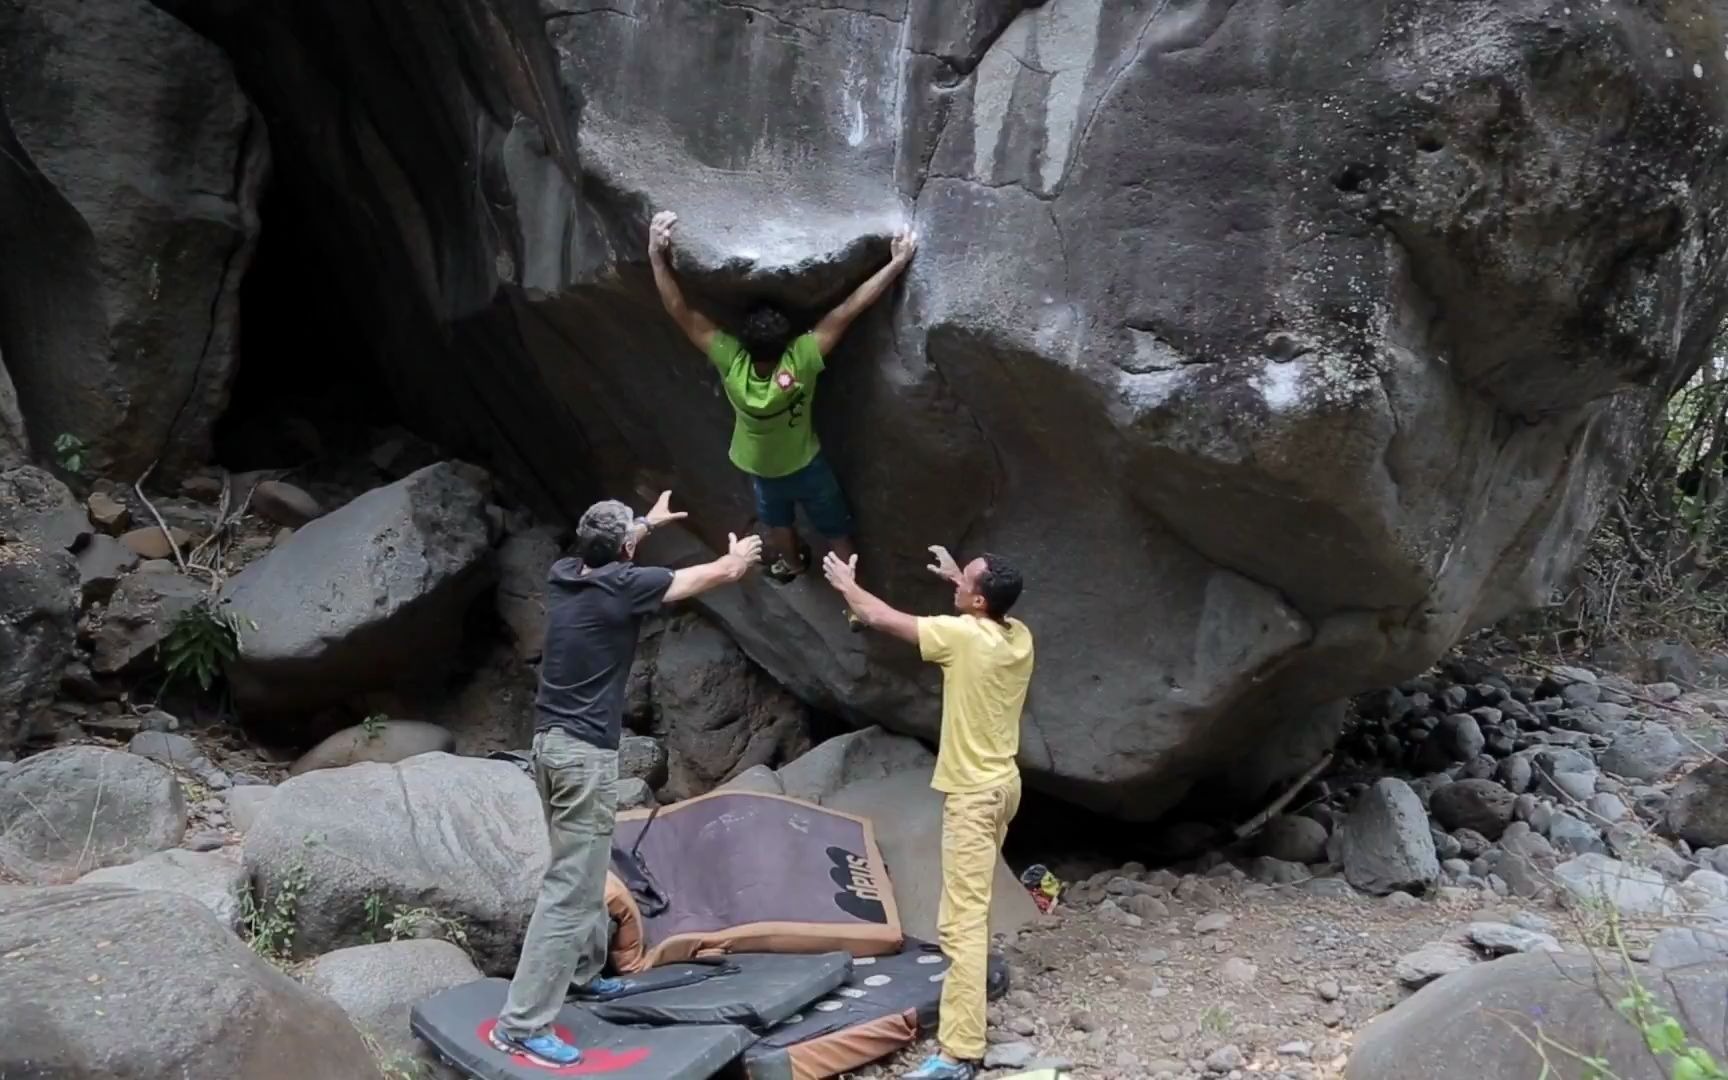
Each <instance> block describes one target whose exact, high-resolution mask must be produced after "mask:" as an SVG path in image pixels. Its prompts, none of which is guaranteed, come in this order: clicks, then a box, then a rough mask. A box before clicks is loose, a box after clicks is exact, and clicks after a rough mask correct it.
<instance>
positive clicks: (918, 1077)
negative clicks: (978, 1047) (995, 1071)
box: [900, 1054, 978, 1080]
mask: <svg viewBox="0 0 1728 1080" xmlns="http://www.w3.org/2000/svg"><path fill="white" fill-rule="evenodd" d="M977 1075H978V1068H977V1066H975V1065H973V1064H972V1063H971V1062H967V1061H949V1060H947V1059H946V1058H944V1057H943V1056H942V1055H941V1054H931V1055H930V1056H929V1057H927V1058H925V1059H924V1064H922V1065H920V1066H918V1067H917V1068H916V1069H913V1070H912V1071H911V1072H909V1073H905V1074H903V1075H902V1076H901V1077H900V1080H973V1078H974V1077H976V1076H977Z"/></svg>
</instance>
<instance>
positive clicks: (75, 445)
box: [54, 431, 90, 476]
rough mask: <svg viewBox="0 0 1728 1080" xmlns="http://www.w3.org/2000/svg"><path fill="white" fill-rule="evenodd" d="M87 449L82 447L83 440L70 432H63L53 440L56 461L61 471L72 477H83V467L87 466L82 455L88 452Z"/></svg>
mask: <svg viewBox="0 0 1728 1080" xmlns="http://www.w3.org/2000/svg"><path fill="white" fill-rule="evenodd" d="M89 449H90V448H89V447H87V446H85V445H84V440H83V439H80V438H79V437H78V436H76V435H73V434H72V433H70V432H64V431H63V432H61V433H60V434H59V436H57V437H56V438H55V439H54V456H55V458H56V460H58V461H59V462H60V467H61V468H62V469H65V470H66V471H67V472H69V473H71V474H72V475H73V476H83V475H84V466H85V465H86V464H87V462H86V460H85V456H84V455H85V454H87V453H88V452H89Z"/></svg>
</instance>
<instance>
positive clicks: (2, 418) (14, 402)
mask: <svg viewBox="0 0 1728 1080" xmlns="http://www.w3.org/2000/svg"><path fill="white" fill-rule="evenodd" d="M28 460H30V433H29V432H28V431H26V430H25V429H24V414H23V412H21V411H20V410H19V408H18V389H17V387H15V386H13V385H12V376H10V375H8V374H6V358H5V357H4V356H0V468H4V467H6V466H9V465H19V464H22V463H23V462H26V461H28Z"/></svg>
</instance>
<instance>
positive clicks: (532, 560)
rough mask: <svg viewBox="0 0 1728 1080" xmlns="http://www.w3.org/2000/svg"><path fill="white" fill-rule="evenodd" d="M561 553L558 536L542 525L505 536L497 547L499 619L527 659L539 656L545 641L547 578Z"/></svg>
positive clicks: (523, 657) (517, 653)
mask: <svg viewBox="0 0 1728 1080" xmlns="http://www.w3.org/2000/svg"><path fill="white" fill-rule="evenodd" d="M560 554H561V552H560V550H559V547H558V539H557V537H556V536H555V535H554V534H553V531H552V530H551V529H550V528H548V527H546V526H543V525H542V526H536V527H534V528H532V529H526V530H524V531H522V532H519V533H515V534H514V535H512V536H509V537H506V538H505V540H504V543H503V544H501V545H500V546H499V548H498V592H497V595H496V598H495V603H496V605H497V609H498V621H499V622H501V623H503V624H504V628H505V630H506V631H508V632H509V634H510V640H511V643H512V644H514V645H515V646H516V655H517V656H519V657H521V658H522V659H523V660H525V661H529V662H533V661H535V660H538V659H540V650H541V648H542V647H543V646H544V645H545V643H546V578H547V574H548V572H549V571H550V570H551V569H552V564H553V563H554V562H556V561H557V560H558V557H559V555H560Z"/></svg>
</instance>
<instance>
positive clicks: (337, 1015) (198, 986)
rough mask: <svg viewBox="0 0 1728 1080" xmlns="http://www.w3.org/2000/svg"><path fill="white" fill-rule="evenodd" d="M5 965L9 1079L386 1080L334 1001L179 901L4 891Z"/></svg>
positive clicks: (155, 894) (163, 895) (130, 894)
mask: <svg viewBox="0 0 1728 1080" xmlns="http://www.w3.org/2000/svg"><path fill="white" fill-rule="evenodd" d="M44 942H52V943H53V947H52V948H43V947H42V946H43V943H44ZM0 956H4V957H6V977H5V978H4V979H0V1076H6V1077H13V1076H17V1077H68V1078H72V1077H76V1078H78V1080H137V1078H142V1077H211V1078H215V1077H221V1078H222V1080H281V1078H283V1077H287V1076H295V1077H318V1078H319V1080H378V1076H379V1074H378V1070H377V1066H376V1065H374V1064H373V1061H372V1055H371V1054H370V1053H369V1052H368V1051H367V1048H366V1044H365V1042H364V1041H363V1040H362V1039H361V1037H360V1034H359V1033H358V1032H357V1031H355V1030H354V1027H353V1025H352V1024H350V1023H349V1022H348V1019H347V1018H346V1017H345V1016H343V1015H342V1010H341V1009H340V1008H338V1007H337V1006H336V1004H335V1003H334V1002H330V1001H326V1000H325V999H324V998H322V997H320V996H318V995H317V994H315V993H313V992H312V991H310V990H308V989H306V988H305V987H302V986H301V985H299V984H298V983H296V982H295V981H294V980H293V979H290V978H289V977H288V976H286V975H284V974H283V973H281V972H280V971H277V970H276V969H275V968H273V967H271V966H270V965H269V964H267V963H265V962H264V961H263V960H261V959H259V958H258V956H256V955H255V954H254V953H253V952H252V950H251V949H249V948H247V947H246V945H245V944H244V943H243V942H242V941H241V940H240V939H239V938H238V937H236V936H235V935H234V934H233V933H232V932H231V931H229V930H228V928H227V927H225V926H223V925H222V923H221V922H220V921H218V919H217V918H216V917H215V916H213V915H211V914H210V912H209V911H208V910H207V909H206V908H205V907H204V906H203V905H202V904H200V903H198V902H197V901H196V900H192V899H190V898H188V897H185V896H180V895H177V894H175V893H173V892H163V891H138V890H133V889H125V888H120V887H118V886H114V885H67V886H60V887H55V888H46V889H24V888H6V887H0Z"/></svg>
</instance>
